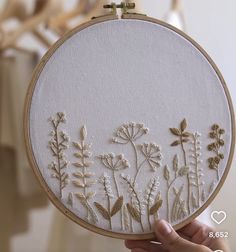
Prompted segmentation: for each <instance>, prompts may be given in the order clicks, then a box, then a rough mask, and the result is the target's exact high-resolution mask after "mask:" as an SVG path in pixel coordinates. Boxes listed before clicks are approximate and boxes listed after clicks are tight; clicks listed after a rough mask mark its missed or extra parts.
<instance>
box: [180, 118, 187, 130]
mask: <svg viewBox="0 0 236 252" xmlns="http://www.w3.org/2000/svg"><path fill="white" fill-rule="evenodd" d="M186 128H187V122H186V119H184V120H183V121H182V122H181V124H180V129H181V131H182V132H184V131H185V129H186Z"/></svg>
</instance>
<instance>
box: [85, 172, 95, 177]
mask: <svg viewBox="0 0 236 252" xmlns="http://www.w3.org/2000/svg"><path fill="white" fill-rule="evenodd" d="M94 175H95V173H93V172H87V173H85V174H84V177H85V178H91V177H93V176H94Z"/></svg>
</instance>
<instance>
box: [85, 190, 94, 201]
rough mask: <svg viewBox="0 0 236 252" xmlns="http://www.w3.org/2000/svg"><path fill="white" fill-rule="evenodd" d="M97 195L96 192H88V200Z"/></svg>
mask: <svg viewBox="0 0 236 252" xmlns="http://www.w3.org/2000/svg"><path fill="white" fill-rule="evenodd" d="M95 195H96V193H95V192H88V193H87V195H86V199H87V200H90V199H92V198H93V197H94V196H95Z"/></svg>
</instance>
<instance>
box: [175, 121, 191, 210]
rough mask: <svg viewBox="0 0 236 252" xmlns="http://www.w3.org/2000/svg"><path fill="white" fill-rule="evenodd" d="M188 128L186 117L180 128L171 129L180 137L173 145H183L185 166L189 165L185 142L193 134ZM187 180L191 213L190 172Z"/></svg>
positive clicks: (188, 206)
mask: <svg viewBox="0 0 236 252" xmlns="http://www.w3.org/2000/svg"><path fill="white" fill-rule="evenodd" d="M186 128H187V121H186V119H184V120H183V121H182V122H181V123H180V128H179V129H177V128H170V131H171V133H172V134H173V135H175V136H177V137H178V138H179V139H178V140H176V141H174V142H173V143H172V144H171V146H178V145H180V146H181V150H182V153H183V158H184V166H185V167H187V155H186V151H185V147H184V144H185V143H187V142H189V137H190V136H191V133H189V132H187V131H185V130H186ZM187 181H188V185H187V187H188V194H187V198H188V200H187V209H188V214H190V212H191V211H190V194H191V188H190V178H189V174H187Z"/></svg>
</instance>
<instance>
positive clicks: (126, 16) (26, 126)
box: [24, 14, 235, 240]
mask: <svg viewBox="0 0 236 252" xmlns="http://www.w3.org/2000/svg"><path fill="white" fill-rule="evenodd" d="M115 19H117V17H115V16H109V17H101V18H96V19H94V20H92V21H90V22H87V23H85V24H82V25H80V26H79V27H77V28H75V29H73V30H72V31H71V32H69V33H68V34H67V35H65V36H64V37H63V38H62V39H60V40H59V41H58V42H57V43H56V44H55V45H54V46H53V47H52V48H51V49H50V50H49V52H48V53H47V54H46V55H45V56H44V57H43V59H42V60H41V62H40V64H39V65H38V67H37V68H36V70H35V72H34V75H33V78H32V81H31V83H30V87H29V90H28V94H27V98H26V103H25V116H24V134H25V141H26V146H27V154H28V158H29V160H30V163H31V166H32V168H33V171H34V173H35V175H36V177H37V178H38V180H39V182H40V184H41V186H42V187H43V189H44V190H45V191H46V192H47V195H48V197H49V198H50V200H51V201H52V202H53V204H54V205H55V206H56V207H57V208H58V209H59V210H60V211H61V212H63V213H64V214H65V215H66V216H67V217H69V218H70V219H71V220H73V221H74V222H76V223H78V224H79V225H81V226H83V227H85V228H87V229H89V230H91V231H93V232H96V233H98V234H101V235H105V236H109V237H114V238H119V239H134V240H137V239H139V240H140V239H152V238H154V234H153V233H149V234H138V235H137V234H123V233H117V232H111V231H107V230H104V229H102V228H98V227H95V226H93V225H91V224H89V223H87V222H86V221H84V220H82V219H80V218H79V217H77V216H76V215H75V214H74V213H72V212H71V211H70V210H69V209H67V208H66V207H65V206H64V205H63V204H62V203H61V202H60V201H59V200H58V198H57V197H56V196H55V195H54V193H53V192H52V191H51V189H50V188H49V186H48V185H47V183H46V182H45V180H44V178H43V176H42V174H41V172H40V169H39V167H38V166H37V163H36V160H35V157H34V153H33V150H32V144H31V139H30V128H29V113H30V108H31V101H32V96H33V93H34V90H35V86H36V83H37V80H38V78H39V76H40V74H41V72H42V70H43V69H44V66H45V65H46V63H47V62H48V60H49V59H50V57H51V56H52V55H53V54H54V53H55V51H56V50H57V49H58V48H59V47H60V46H61V45H62V44H63V43H64V42H65V41H66V40H67V39H69V38H70V37H71V36H73V35H74V34H76V33H77V32H80V31H82V30H83V29H85V28H87V27H90V26H92V25H94V24H98V23H101V22H106V21H109V20H115ZM123 19H137V20H142V21H147V22H150V23H155V24H159V25H161V26H164V27H166V28H168V29H170V30H172V31H174V32H175V33H177V34H179V35H180V36H182V37H183V38H185V39H186V40H187V41H189V42H190V43H191V44H192V45H193V46H194V47H195V48H197V49H198V51H199V52H201V54H202V55H203V56H204V57H205V58H206V59H207V60H208V62H209V63H210V65H211V66H212V68H213V69H214V71H215V73H216V74H217V76H218V78H219V79H220V82H221V84H222V87H223V88H224V91H225V94H226V96H227V100H228V105H229V109H230V115H231V121H232V132H231V135H232V141H231V147H230V154H229V159H228V162H227V166H226V168H225V170H224V174H223V176H222V178H221V181H220V182H219V184H218V185H217V188H216V189H215V190H214V192H213V194H212V195H211V196H210V197H209V199H208V200H207V202H206V203H205V204H204V205H203V206H202V207H201V208H199V209H198V210H197V211H196V212H195V213H194V214H192V215H191V216H190V217H189V218H187V219H186V220H185V221H183V222H182V223H181V224H179V225H176V226H174V228H175V229H176V230H178V229H180V228H182V227H183V226H185V225H186V224H188V223H189V222H191V221H192V220H193V219H194V218H196V217H197V216H198V215H199V214H201V213H202V212H203V211H204V210H205V209H206V208H207V207H208V206H209V205H210V203H211V202H212V201H213V199H214V198H215V197H216V195H217V193H218V192H219V190H220V188H221V187H222V185H223V184H224V182H225V179H226V177H227V174H228V172H229V169H230V165H231V162H232V158H233V153H234V146H235V143H234V139H235V118H234V111H233V106H232V101H231V98H230V95H229V92H228V89H227V87H226V84H225V81H224V79H223V77H222V75H221V73H220V71H219V70H218V68H217V67H216V65H215V64H214V62H213V61H212V59H211V58H210V57H209V56H208V54H207V53H206V52H205V51H204V50H203V49H202V48H201V47H200V46H199V45H198V44H197V43H196V42H195V41H193V40H192V39H191V38H190V37H188V36H187V35H186V34H184V33H183V32H181V31H180V30H178V29H176V28H174V27H173V26H171V25H168V24H166V23H164V22H162V21H159V20H156V19H153V18H149V17H145V16H142V15H133V14H124V15H123Z"/></svg>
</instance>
